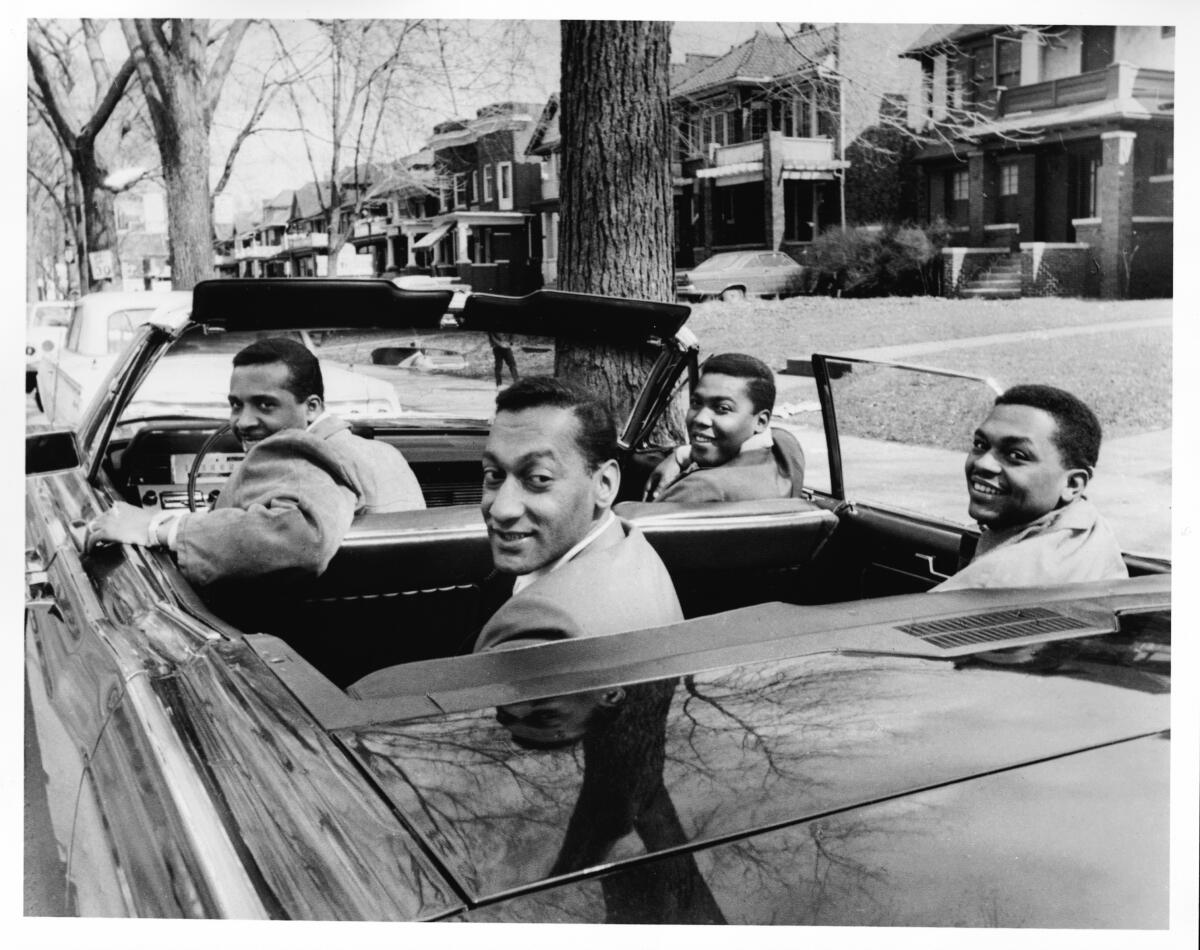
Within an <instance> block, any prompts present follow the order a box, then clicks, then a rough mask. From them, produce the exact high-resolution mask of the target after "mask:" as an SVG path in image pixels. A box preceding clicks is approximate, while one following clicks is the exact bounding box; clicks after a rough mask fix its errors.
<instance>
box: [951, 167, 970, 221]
mask: <svg viewBox="0 0 1200 950" xmlns="http://www.w3.org/2000/svg"><path fill="white" fill-rule="evenodd" d="M970 197H971V185H970V178H969V176H968V175H967V172H966V169H959V170H956V171H950V172H947V173H946V220H947V221H949V222H950V223H951V224H954V225H963V224H966V223H967V222H968V220H969V218H970V203H971V202H970Z"/></svg>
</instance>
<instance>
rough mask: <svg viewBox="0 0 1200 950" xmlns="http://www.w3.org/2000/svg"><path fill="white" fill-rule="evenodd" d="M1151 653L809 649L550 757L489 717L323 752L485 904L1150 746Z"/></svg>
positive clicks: (1128, 643)
mask: <svg viewBox="0 0 1200 950" xmlns="http://www.w3.org/2000/svg"><path fill="white" fill-rule="evenodd" d="M763 609H764V610H766V611H767V613H766V614H764V615H763V616H764V617H766V616H770V615H771V612H772V611H775V612H777V613H778V612H779V611H784V612H788V611H794V610H798V609H799V608H785V607H783V606H782V605H770V607H768V608H763ZM742 613H743V612H741V611H738V612H734V613H733V614H728V615H722V616H723V617H726V618H733V617H735V616H736V615H740V614H742ZM782 615H783V614H782V613H780V614H779V616H782ZM794 616H796V617H797V618H799V614H795V615H794ZM744 619H745V622H751V623H752V622H754V619H753V618H751V617H750V616H749V614H747V616H746V617H745V618H744ZM759 619H760V620H761V619H762V618H759ZM776 619H778V618H776ZM706 622H711V623H714V624H717V623H720V622H723V621H721V618H720V617H718V618H710V620H709V621H706ZM1150 626H1151V628H1153V626H1154V624H1153V623H1152V624H1150ZM681 629H682V628H681ZM625 636H638V635H625ZM1139 636H1141V637H1142V639H1141V640H1139ZM1157 636H1158V635H1157V634H1156V633H1154V632H1153V630H1152V631H1151V632H1150V633H1149V634H1142V635H1139V634H1133V635H1131V636H1129V637H1126V638H1124V639H1120V638H1119V636H1118V639H1117V640H1114V639H1113V638H1106V637H1097V638H1094V645H1093V646H1091V647H1089V648H1088V649H1086V650H1079V649H1076V648H1075V647H1073V648H1072V649H1074V650H1075V652H1074V654H1073V655H1072V656H1071V658H1070V659H1069V661H1066V662H1063V663H1061V664H1060V665H1059V666H1058V667H1057V668H1056V669H1055V670H1054V671H1052V672H1033V671H1031V670H1030V669H1028V668H1022V667H1020V666H1017V667H1013V666H1008V665H999V664H990V663H985V662H982V661H978V662H977V661H971V660H959V661H954V660H952V659H944V660H939V659H930V658H924V657H917V656H894V655H893V656H888V655H850V654H844V653H841V652H822V653H818V654H815V655H809V656H800V657H795V658H791V659H776V660H764V661H761V662H745V663H739V664H737V665H733V666H721V667H719V668H714V669H708V670H705V671H703V672H696V673H693V674H690V675H682V676H672V677H668V678H659V679H651V680H643V681H640V682H639V681H632V682H626V683H624V684H623V688H624V690H625V694H626V698H625V701H624V704H623V706H622V707H621V708H620V711H619V713H618V714H617V716H616V717H615V718H614V719H612V720H609V721H606V722H605V723H604V724H603V726H601V727H597V728H595V729H593V730H592V731H590V732H589V733H588V735H587V736H585V738H584V739H583V741H582V742H580V743H578V744H577V745H575V746H573V747H571V748H569V749H566V750H560V751H531V750H528V749H524V748H521V747H519V746H518V745H516V744H515V743H514V742H513V740H512V739H511V737H510V736H509V734H508V732H507V731H506V730H505V729H504V728H503V727H502V726H501V725H500V724H499V723H498V722H497V721H496V719H495V710H494V707H493V706H491V705H489V706H485V707H481V708H473V709H469V710H464V711H461V712H454V713H450V714H446V715H436V716H430V717H427V718H424V719H419V720H413V721H408V722H404V723H394V724H391V725H381V726H372V727H356V728H346V729H341V730H338V731H337V735H338V738H339V740H340V741H341V742H342V743H343V744H344V745H345V746H346V748H348V749H349V750H350V751H351V752H352V754H353V755H355V756H356V757H357V759H358V760H359V762H360V763H361V764H362V766H363V767H364V768H365V769H366V770H367V771H368V772H369V774H370V775H371V776H372V778H373V779H374V781H375V782H376V783H377V785H378V787H379V788H380V789H381V790H382V791H383V792H384V793H385V794H386V795H387V797H388V798H389V799H390V800H391V801H392V802H393V804H394V805H395V806H396V807H397V808H398V810H399V811H400V812H401V813H402V814H404V815H406V816H408V817H409V820H410V821H411V822H412V825H413V828H414V830H415V831H416V833H417V834H418V835H419V836H420V837H421V838H422V839H423V840H424V841H425V842H426V844H427V846H428V847H429V848H430V849H431V850H432V851H433V852H434V853H436V854H437V856H438V859H439V861H440V862H441V863H442V865H443V866H444V867H445V868H446V869H447V870H448V872H449V873H450V874H451V876H452V877H453V878H454V879H455V880H456V882H457V883H458V885H459V886H460V887H461V888H462V889H463V890H464V892H465V893H466V894H467V895H468V897H469V898H470V899H471V900H474V901H485V902H486V901H488V900H492V899H495V898H498V897H501V896H512V895H519V894H521V893H527V892H532V891H534V890H538V889H540V888H542V887H545V886H546V884H547V883H549V882H552V881H555V880H557V879H570V878H571V876H572V875H576V876H578V875H585V876H586V875H588V874H593V875H594V874H595V873H597V872H599V871H603V870H605V869H609V868H612V867H613V866H625V865H631V863H632V865H631V866H636V865H637V864H638V863H639V862H644V861H645V860H646V857H647V856H648V855H653V854H671V853H675V852H678V851H680V850H685V851H691V850H695V849H698V848H699V849H706V848H710V847H715V846H717V845H720V844H721V843H724V842H729V841H731V840H738V839H741V838H744V837H746V836H748V835H753V834H759V833H764V832H767V831H770V830H772V829H779V828H785V827H788V826H792V825H797V824H799V823H802V822H807V821H812V820H814V819H817V818H820V817H821V816H825V815H830V814H837V813H841V812H845V811H846V810H848V809H853V808H856V807H859V806H863V805H866V804H868V803H873V802H881V801H891V800H902V799H904V798H905V797H906V796H909V795H912V794H914V793H917V792H921V791H922V790H931V789H936V788H939V787H945V786H951V785H957V784H959V783H963V782H967V781H974V780H977V779H978V778H980V777H982V776H985V775H988V774H991V773H994V772H998V771H1006V770H1011V769H1014V768H1023V767H1028V766H1031V765H1032V764H1034V763H1037V762H1040V761H1045V760H1050V759H1056V758H1059V757H1063V756H1071V755H1074V754H1076V753H1079V752H1080V751H1081V750H1086V749H1089V748H1094V747H1098V746H1104V745H1108V744H1112V743H1120V742H1125V741H1128V740H1132V739H1136V738H1138V737H1145V736H1149V735H1155V734H1159V733H1162V732H1163V731H1165V730H1167V729H1169V725H1170V719H1169V715H1170V708H1169V707H1170V697H1169V691H1168V690H1169V686H1168V683H1169V679H1168V676H1167V673H1166V667H1165V666H1164V664H1163V663H1162V652H1161V649H1160V647H1161V643H1160V644H1159V646H1158V647H1155V646H1153V645H1152V644H1154V643H1157V642H1158V641H1157V640H1156V637H1157ZM1081 642H1084V641H1072V643H1073V644H1077V643H1081ZM1088 642H1091V641H1088ZM1114 644H1116V645H1115V646H1114ZM551 646H556V645H551ZM572 646H574V644H572ZM543 649H547V648H546V647H533V648H529V650H531V651H538V650H543ZM1166 649H1167V651H1168V652H1169V641H1168V645H1167V646H1166ZM510 652H511V653H513V654H514V655H516V657H515V659H514V662H515V660H516V659H522V657H520V654H522V653H526V652H528V651H510ZM1155 656H1157V657H1158V659H1157V660H1155V659H1154V657H1155ZM1135 657H1141V658H1142V659H1141V660H1140V661H1135V659H1134V658H1135ZM506 659H507V658H506ZM536 659H537V653H536V652H529V655H528V658H525V659H524V663H525V664H526V665H527V664H533V665H534V666H536ZM422 691H423V692H426V693H427V695H429V696H430V697H431V698H433V699H434V701H435V702H441V700H439V699H438V698H437V697H436V695H434V690H433V687H432V686H429V685H428V684H425V685H424V687H423V690H422ZM1130 780H1136V777H1135V776H1133V775H1131V777H1130ZM986 800H988V799H987V796H984V797H983V798H982V799H980V801H981V802H982V801H986ZM970 807H972V808H977V809H982V808H984V807H985V806H983V805H978V806H970ZM964 809H966V810H964V811H960V812H959V813H957V814H956V820H957V821H960V822H961V821H968V820H969V818H970V815H969V814H968V811H969V808H968V806H965V805H964ZM975 817H976V818H977V819H978V820H981V821H985V820H987V819H986V815H984V814H982V813H977V814H976V815H975Z"/></svg>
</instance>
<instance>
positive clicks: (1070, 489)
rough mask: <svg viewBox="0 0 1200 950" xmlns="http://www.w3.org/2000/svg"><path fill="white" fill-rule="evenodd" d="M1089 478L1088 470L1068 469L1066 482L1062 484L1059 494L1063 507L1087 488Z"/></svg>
mask: <svg viewBox="0 0 1200 950" xmlns="http://www.w3.org/2000/svg"><path fill="white" fill-rule="evenodd" d="M1091 477H1092V473H1091V470H1090V469H1086V468H1072V469H1068V470H1067V480H1066V481H1065V482H1063V487H1062V492H1060V494H1059V497H1060V498H1061V499H1062V503H1063V504H1064V505H1068V504H1070V503H1071V502H1073V501H1074V500H1075V499H1076V498H1078V497H1079V496H1080V495H1082V494H1083V490H1084V489H1085V488H1087V486H1088V482H1089V481H1090V480H1091Z"/></svg>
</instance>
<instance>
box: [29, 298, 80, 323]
mask: <svg viewBox="0 0 1200 950" xmlns="http://www.w3.org/2000/svg"><path fill="white" fill-rule="evenodd" d="M70 322H71V305H70V304H69V303H63V304H61V305H55V306H43V307H38V308H37V310H35V311H34V315H33V325H34V326H35V327H65V326H66V325H67V324H68V323H70Z"/></svg>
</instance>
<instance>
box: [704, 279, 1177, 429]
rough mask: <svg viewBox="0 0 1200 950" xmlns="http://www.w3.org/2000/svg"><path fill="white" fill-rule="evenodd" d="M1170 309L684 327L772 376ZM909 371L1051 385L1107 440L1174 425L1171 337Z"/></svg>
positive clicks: (991, 303)
mask: <svg viewBox="0 0 1200 950" xmlns="http://www.w3.org/2000/svg"><path fill="white" fill-rule="evenodd" d="M1171 303H1172V302H1171V301H1170V300H1133V301H1091V300H1075V299H1064V298H1027V299H1023V300H1017V301H1000V300H947V299H943V298H936V297H908V298H882V299H872V300H845V299H834V298H828V297H798V298H793V299H790V300H781V301H746V302H744V303H738V304H723V303H719V302H714V303H705V304H700V305H699V306H696V307H694V308H693V311H692V316H691V318H690V319H689V321H688V327H689V328H690V329H691V330H692V332H694V333H695V334H696V335H697V336H698V337H699V339H700V345H701V348H702V352H703V354H708V353H712V352H721V351H727V350H737V351H740V352H747V353H752V354H754V355H755V356H758V357H760V358H762V359H763V360H765V361H766V362H767V363H768V364H769V365H770V366H772V367H773V368H776V369H779V368H782V367H783V366H784V365H785V364H786V362H787V360H788V359H789V358H790V359H796V358H803V357H806V356H808V355H809V354H811V353H813V352H826V353H838V352H843V353H844V352H848V351H851V350H862V349H867V348H871V347H877V346H893V345H898V344H905V343H925V342H928V341H933V340H945V341H953V340H960V339H966V338H968V337H979V336H991V335H994V334H1001V333H1005V334H1007V333H1021V332H1029V333H1031V334H1032V333H1034V332H1035V331H1038V330H1054V329H1058V328H1062V327H1072V326H1085V325H1089V324H1099V323H1111V322H1117V321H1129V320H1143V319H1152V318H1162V317H1170V315H1171ZM902 361H907V362H913V363H917V364H919V365H925V366H937V367H941V368H944V369H954V370H960V371H963V372H970V373H978V374H980V375H984V376H990V377H992V378H993V379H995V380H996V381H997V382H999V383H1001V384H1002V385H1012V384H1014V383H1019V382H1044V383H1050V384H1053V385H1056V386H1061V387H1062V388H1064V389H1068V390H1070V391H1072V392H1074V393H1076V394H1077V395H1078V396H1080V398H1082V399H1083V400H1084V401H1086V402H1087V403H1088V404H1089V405H1091V406H1092V407H1093V408H1094V409H1095V410H1096V414H1097V415H1098V416H1099V417H1100V421H1101V423H1102V424H1103V425H1104V427H1105V431H1106V433H1107V434H1108V435H1110V436H1120V435H1127V434H1131V433H1134V432H1143V431H1147V430H1154V429H1163V428H1167V427H1169V426H1170V425H1171V328H1170V327H1169V326H1149V327H1137V328H1135V329H1118V328H1114V329H1113V330H1112V331H1111V332H1099V333H1084V334H1077V335H1072V336H1063V337H1051V338H1047V339H1035V338H1030V339H1028V340H1020V341H1016V342H1011V341H1010V342H1005V343H997V344H993V345H988V346H972V347H959V348H953V347H952V345H951V346H949V347H947V348H946V349H944V350H938V351H937V352H933V353H924V354H921V355H920V356H919V357H913V358H912V359H909V360H902Z"/></svg>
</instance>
